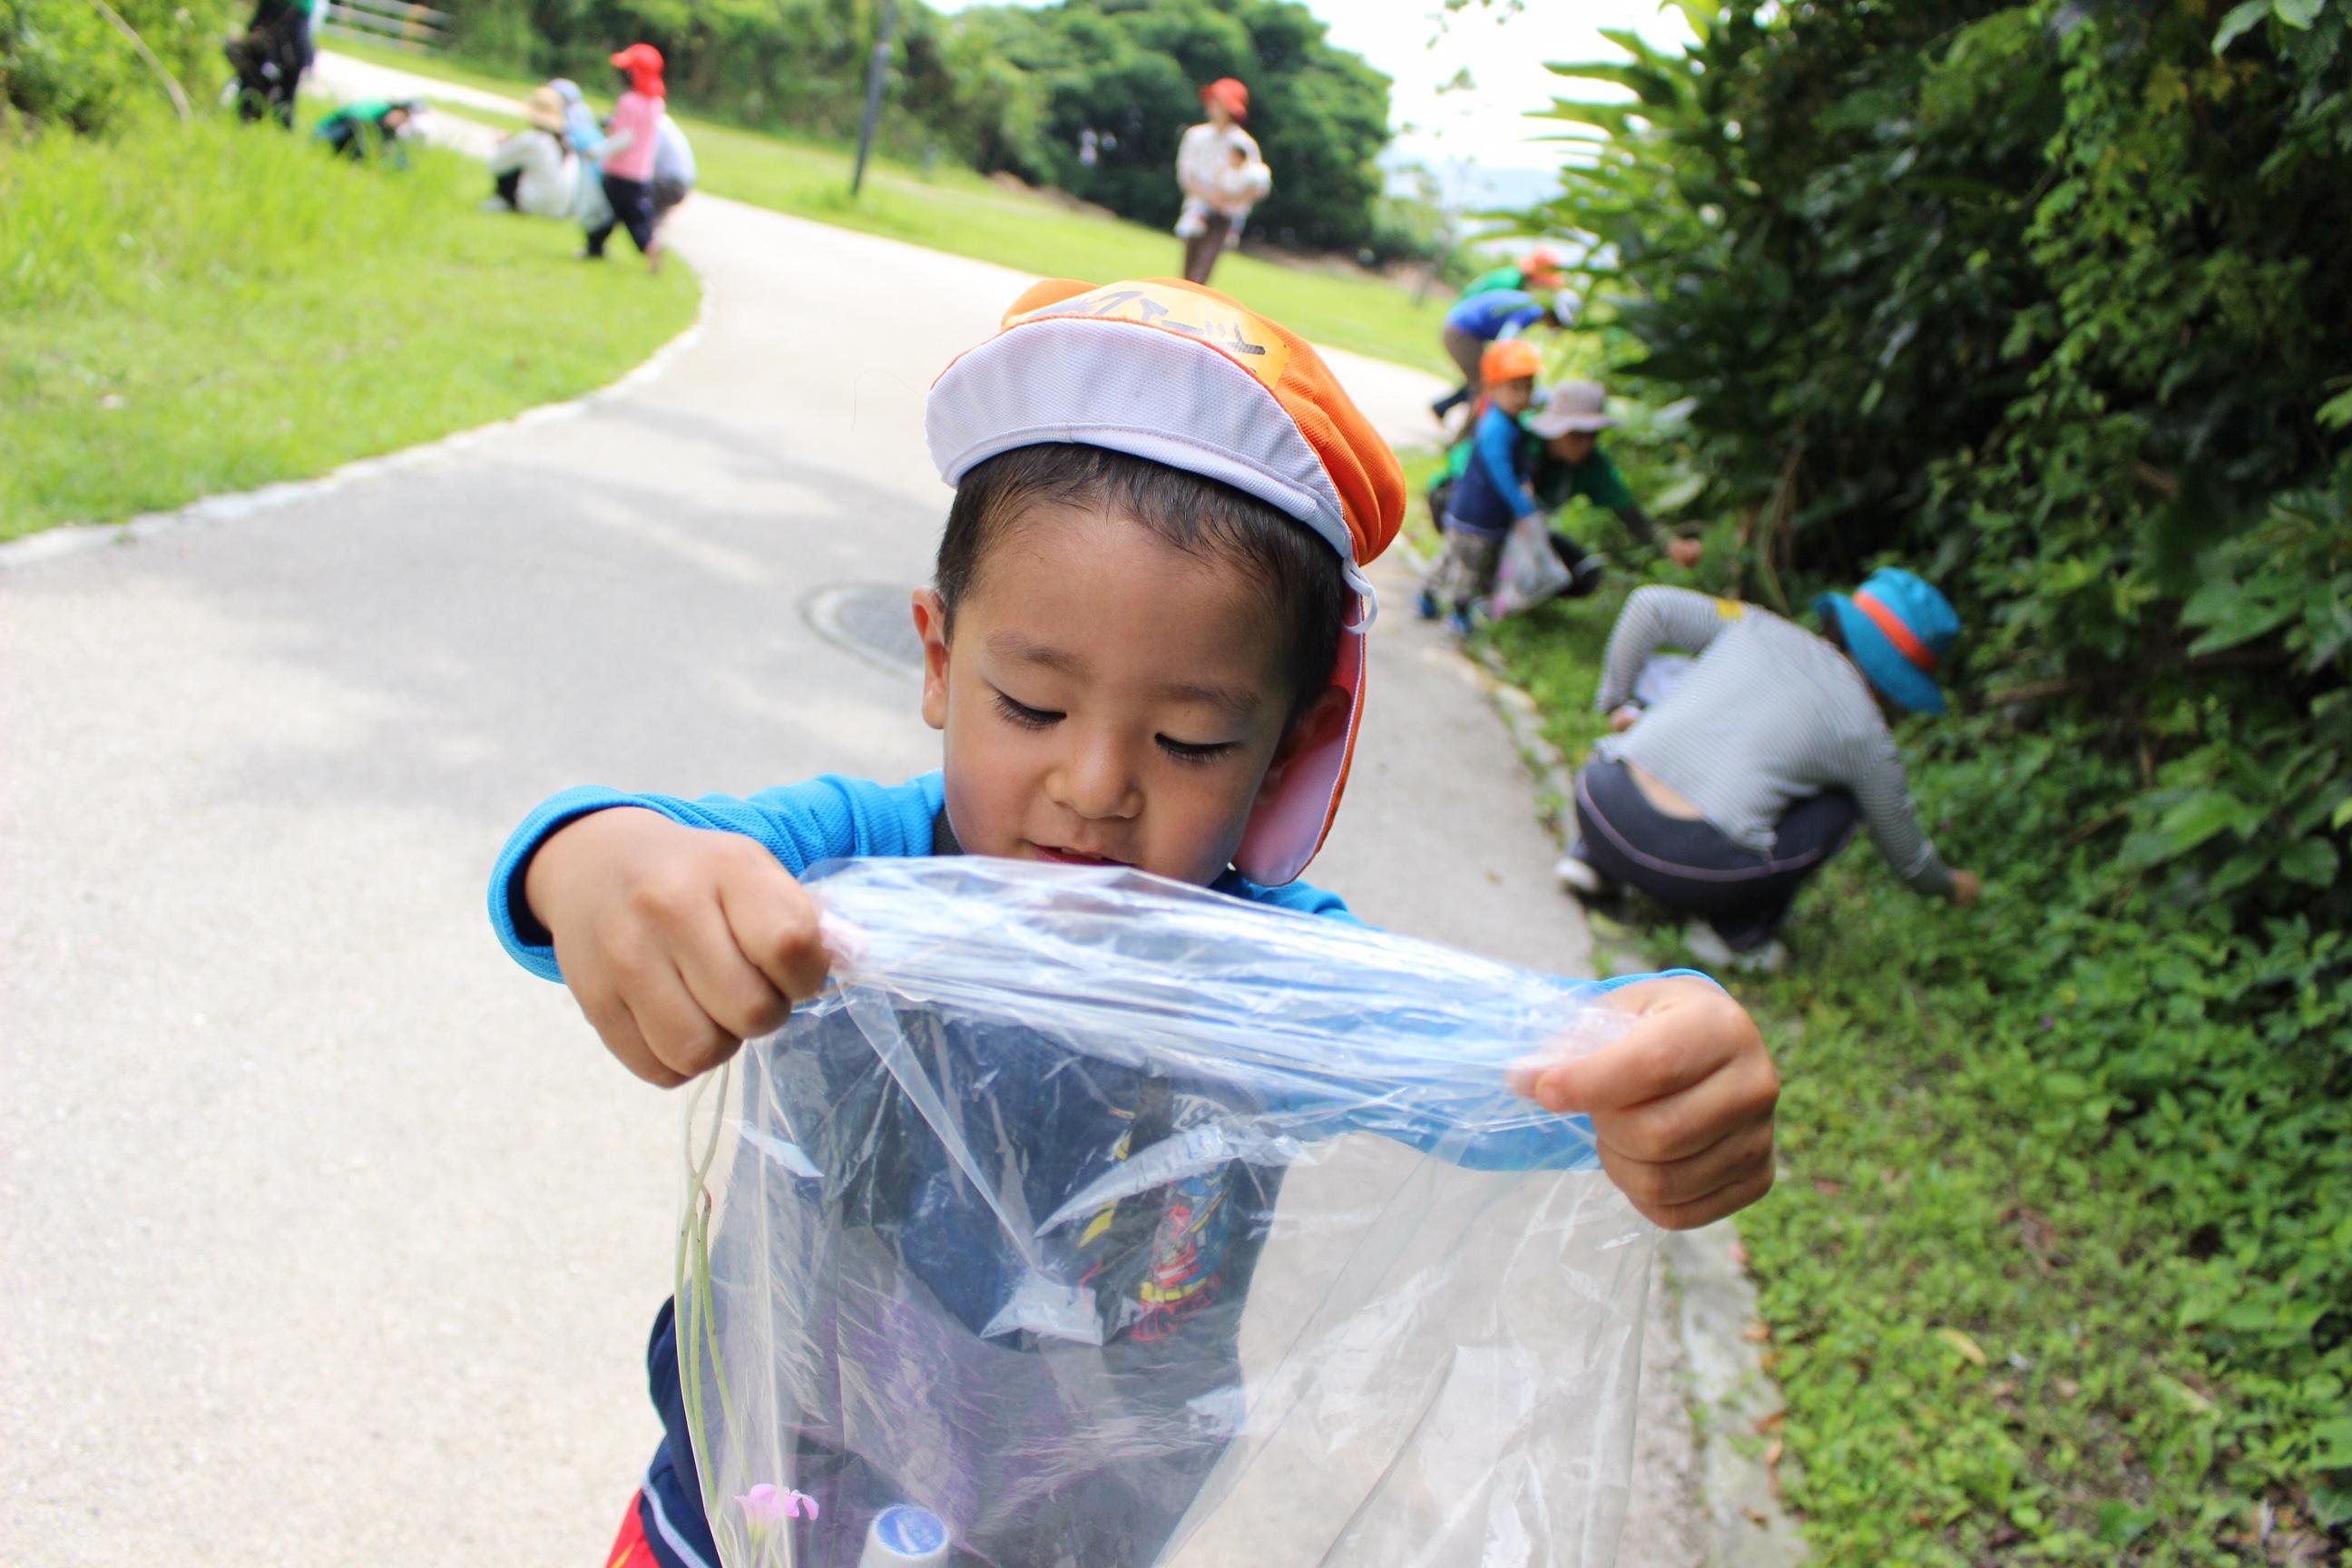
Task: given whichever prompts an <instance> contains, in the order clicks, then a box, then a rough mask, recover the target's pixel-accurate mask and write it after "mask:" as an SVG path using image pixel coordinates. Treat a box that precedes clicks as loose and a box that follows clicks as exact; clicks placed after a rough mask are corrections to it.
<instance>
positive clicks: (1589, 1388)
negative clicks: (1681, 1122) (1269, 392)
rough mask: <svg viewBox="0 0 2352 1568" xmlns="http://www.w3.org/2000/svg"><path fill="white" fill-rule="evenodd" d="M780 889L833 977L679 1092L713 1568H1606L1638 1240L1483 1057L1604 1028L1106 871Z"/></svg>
mask: <svg viewBox="0 0 2352 1568" xmlns="http://www.w3.org/2000/svg"><path fill="white" fill-rule="evenodd" d="M812 883H813V886H814V891H815V892H816V893H817V896H818V897H819V899H820V900H822V901H823V903H824V906H825V910H826V913H825V924H826V929H827V931H828V933H829V941H830V942H831V945H832V946H833V947H834V949H835V952H836V955H837V956H836V964H835V984H833V985H832V986H830V987H829V988H828V989H827V990H826V991H825V993H824V994H823V995H822V996H821V997H820V998H819V999H818V1000H817V1001H816V1002H814V1003H813V1004H811V1005H807V1006H805V1007H803V1008H802V1009H801V1010H800V1011H799V1012H798V1013H797V1014H796V1015H795V1016H793V1020H792V1022H791V1024H790V1025H789V1026H787V1027H786V1028H785V1029H783V1030H782V1032H780V1033H778V1034H775V1035H772V1036H770V1037H767V1038H766V1039H762V1040H759V1041H755V1042H753V1043H752V1044H751V1045H749V1046H747V1047H745V1048H744V1050H743V1052H742V1053H741V1055H740V1058H738V1059H737V1061H736V1062H735V1063H734V1064H732V1065H731V1066H730V1068H727V1069H725V1070H723V1071H722V1072H720V1073H719V1074H714V1075H711V1077H709V1078H708V1079H705V1080H704V1088H703V1090H702V1091H701V1100H702V1103H700V1104H698V1106H696V1107H693V1108H690V1109H689V1112H688V1167H689V1173H690V1176H691V1182H690V1186H689V1189H688V1208H687V1215H686V1220H685V1227H684V1234H683V1237H682V1240H681V1247H680V1253H679V1260H680V1261H679V1286H678V1322H679V1330H680V1333H679V1339H680V1349H681V1355H680V1373H679V1375H680V1380H681V1383H682V1384H683V1388H682V1392H683V1394H684V1395H685V1404H686V1408H687V1412H688V1423H689V1425H690V1426H692V1427H693V1429H694V1434H695V1458H696V1461H697V1465H698V1469H699V1472H700V1475H701V1477H702V1482H703V1490H704V1501H705V1506H706V1508H707V1509H708V1510H709V1519H710V1523H711V1528H712V1531H713V1533H714V1534H715V1536H716V1538H717V1540H718V1542H719V1548H720V1554H721V1556H722V1557H723V1558H724V1560H725V1563H726V1565H727V1568H767V1565H772V1564H773V1565H784V1564H790V1565H793V1568H885V1565H889V1568H900V1565H904V1564H940V1565H946V1564H955V1565H958V1568H971V1565H973V1564H989V1565H991V1568H1159V1565H1170V1568H1178V1565H1181V1568H1234V1565H1247V1568H1287V1565H1292V1564H1296V1565H1297V1568H1311V1565H1313V1564H1318V1563H1344V1564H1348V1565H1349V1568H1389V1565H1395V1568H1403V1565H1405V1564H1416V1565H1420V1564H1426V1565H1430V1568H1438V1565H1444V1568H1461V1565H1464V1564H1480V1565H1484V1568H1565V1565H1568V1564H1578V1565H1587V1568H1591V1565H1600V1564H1605V1563H1609V1562H1610V1561H1611V1559H1612V1555H1613V1552H1614V1544H1615V1542H1616V1537H1617V1530H1618V1525H1619V1522H1620V1521H1621V1519H1622V1513H1623V1510H1624V1506H1625V1497H1626V1490H1627V1486H1628V1480H1629V1475H1630V1470H1631V1466H1632V1437H1633V1405H1634V1384H1635V1379H1636V1375H1637V1372H1638V1368H1639V1364H1640V1360H1641V1333H1642V1319H1643V1305H1644V1299H1645V1297H1646V1294H1647V1290H1648V1282H1649V1269H1650V1262H1651V1254H1652V1251H1653V1248H1654V1238H1655V1232H1654V1230H1653V1228H1652V1227H1651V1226H1649V1225H1648V1224H1647V1222H1645V1221H1643V1219H1641V1218H1640V1217H1639V1216H1638V1215H1636V1214H1635V1213H1634V1212H1633V1208H1632V1206H1631V1205H1629V1204H1628V1203H1627V1202H1626V1201H1625V1199H1624V1197H1623V1196H1622V1194H1620V1193H1619V1192H1618V1191H1617V1189H1616V1188H1615V1187H1614V1186H1613V1185H1612V1184H1611V1183H1610V1182H1609V1180H1608V1178H1607V1177H1606V1176H1605V1175H1603V1174H1602V1173H1601V1171H1600V1169H1599V1166H1598V1163H1597V1162H1596V1160H1595V1157H1594V1152H1593V1147H1592V1141H1591V1128H1590V1127H1589V1126H1588V1125H1587V1124H1586V1123H1585V1122H1584V1121H1582V1120H1581V1119H1579V1118H1571V1117H1560V1116H1554V1115H1551V1114H1549V1113H1548V1112H1546V1111H1544V1110H1541V1109H1540V1108H1539V1107H1538V1106H1536V1105H1534V1104H1533V1103H1531V1102H1530V1101H1528V1100H1522V1099H1519V1098H1517V1097H1516V1096H1514V1095H1512V1094H1511V1093H1510V1092H1509V1091H1508V1089H1507V1087H1506V1084H1505V1073H1506V1071H1507V1068H1510V1067H1511V1066H1513V1065H1514V1064H1516V1063H1518V1062H1521V1061H1524V1060H1526V1059H1528V1058H1530V1057H1534V1056H1539V1055H1543V1054H1546V1053H1550V1052H1564V1051H1567V1052H1572V1051H1584V1050H1591V1049H1595V1048H1598V1047H1600V1046H1601V1045H1604V1044H1606V1043H1607V1042H1608V1041H1609V1040H1611V1039H1613V1038H1614V1037H1616V1036H1617V1035H1619V1034H1621V1033H1622V1031H1623V1029H1624V1028H1625V1027H1626V1026H1628V1024H1629V1023H1630V1019H1629V1018H1628V1017H1627V1016H1626V1015H1624V1014H1622V1013H1621V1012H1619V1011H1617V1010H1615V1009H1613V1008H1612V1007H1609V1006H1607V1005H1605V1004H1604V1003H1602V1002H1601V1000H1600V998H1599V995H1598V994H1597V992H1595V990H1594V989H1593V988H1592V987H1591V986H1590V985H1586V984H1579V983H1574V982H1570V981H1564V980H1560V979H1558V978H1555V977H1553V976H1549V975H1542V974H1536V973H1528V972H1527V971H1523V970H1517V969H1513V968H1510V967H1508V966H1507V965H1503V964H1499V963H1490V962H1488V961H1486V960H1484V959H1478V958H1473V957H1470V956H1467V955H1465V954H1463V953H1458V952H1451V951H1449V950H1447V949H1444V948H1441V947H1436V946H1433V945H1430V944H1428V943H1424V942H1411V941H1407V940H1404V939H1402V938H1399V937H1392V936H1388V935H1384V934H1381V933H1379V932H1374V931H1366V930H1364V929H1363V928H1362V927H1360V926H1357V925H1355V924H1353V923H1351V922H1348V921H1335V920H1325V919H1318V918H1312V917H1308V916H1303V915H1298V914H1294V913H1290V912H1287V911H1284V910H1273V909H1267V908H1263V907H1259V906H1255V905H1251V904H1246V903H1244V902H1242V901H1240V900H1235V899H1231V898H1227V897H1224V896H1223V895H1220V894H1214V893H1209V892H1204V891H1202V890H1201V889H1193V888H1186V887H1181V886H1180V885H1178V884H1175V883H1171V882H1164V881H1160V880H1159V879H1153V878H1150V877H1145V876H1142V875H1139V874H1137V873H1133V872H1129V871H1125V870H1122V869H1118V868H1111V869H1107V870H1093V869H1084V868H1062V867H1045V866H1032V865H1027V864H1020V863H1014V862H1009V861H997V860H983V859H977V858H936V859H928V860H874V861H858V862H851V863H846V864H839V865H835V866H833V867H828V868H821V869H820V871H819V873H818V874H817V875H816V876H815V877H814V878H813V879H812Z"/></svg>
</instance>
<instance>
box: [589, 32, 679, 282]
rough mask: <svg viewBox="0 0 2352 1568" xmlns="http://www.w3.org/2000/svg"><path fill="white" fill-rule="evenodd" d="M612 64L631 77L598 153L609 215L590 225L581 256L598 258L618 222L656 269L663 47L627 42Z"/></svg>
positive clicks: (658, 264) (658, 262)
mask: <svg viewBox="0 0 2352 1568" xmlns="http://www.w3.org/2000/svg"><path fill="white" fill-rule="evenodd" d="M613 64H614V67H615V68H617V69H618V70H619V71H620V72H621V74H622V75H623V76H625V77H626V78H627V79H628V82H629V88H628V90H627V91H626V92H624V93H623V94H621V96H620V99H619V100H617V101H616V102H615V103H614V105H613V114H612V118H611V119H610V120H608V121H606V122H605V126H604V132H605V134H604V148H603V150H602V151H601V153H599V154H598V155H599V156H600V157H602V158H603V159H604V199H605V201H607V202H609V203H610V204H611V205H612V208H613V215H612V216H610V217H608V218H606V219H605V220H604V223H603V224H601V225H599V226H597V227H595V228H592V229H590V230H589V231H588V248H587V249H586V250H585V251H583V252H582V256H583V258H585V259H587V260H590V261H602V260H603V259H604V243H605V241H607V240H609V239H611V238H612V237H613V230H614V226H619V227H622V228H625V229H627V230H628V231H629V237H630V239H632V240H634V241H635V243H636V247H637V254H638V255H640V256H642V257H644V258H646V271H648V272H658V271H660V270H661V264H662V247H661V241H660V240H658V239H656V237H654V226H655V223H656V214H655V212H654V184H653V182H654V157H655V154H656V152H657V151H658V150H659V146H660V142H661V128H662V120H663V117H664V116H663V109H662V100H664V99H665V98H667V96H668V95H669V89H668V88H667V86H665V85H664V84H663V81H662V57H661V51H660V50H659V49H657V48H656V47H653V46H652V45H651V44H631V45H630V46H629V47H627V48H625V49H623V50H622V51H621V52H620V53H618V54H616V55H614V57H613Z"/></svg>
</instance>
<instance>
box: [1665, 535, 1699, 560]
mask: <svg viewBox="0 0 2352 1568" xmlns="http://www.w3.org/2000/svg"><path fill="white" fill-rule="evenodd" d="M1704 554H1706V545H1704V544H1702V543H1700V542H1698V541H1697V540H1696V539H1670V540H1668V541H1667V542H1666V557H1667V559H1669V560H1671V561H1672V562H1673V563H1675V565H1677V566H1696V565H1697V564H1698V558H1699V557H1700V556H1702V555H1704Z"/></svg>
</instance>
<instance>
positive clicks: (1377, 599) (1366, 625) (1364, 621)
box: [1340, 561, 1381, 636]
mask: <svg viewBox="0 0 2352 1568" xmlns="http://www.w3.org/2000/svg"><path fill="white" fill-rule="evenodd" d="M1340 576H1341V578H1342V579H1343V580H1344V581H1345V582H1346V583H1347V584H1348V586H1349V587H1350V588H1353V589H1354V590H1355V591H1356V605H1357V608H1358V611H1359V614H1358V615H1357V616H1356V618H1355V619H1354V620H1352V621H1349V623H1348V626H1347V629H1348V630H1349V631H1351V632H1354V633H1356V634H1357V635H1358V636H1361V635H1362V634H1364V633H1365V632H1368V631H1370V630H1371V629H1372V623H1373V622H1374V621H1377V620H1379V619H1380V618H1381V595H1380V592H1379V590H1377V589H1375V588H1374V587H1373V586H1372V580H1371V579H1370V577H1367V576H1365V575H1364V569H1363V568H1362V567H1360V566H1359V565H1357V564H1356V563H1354V562H1352V561H1350V562H1349V563H1348V565H1347V570H1345V571H1344V572H1342V573H1341V574H1340Z"/></svg>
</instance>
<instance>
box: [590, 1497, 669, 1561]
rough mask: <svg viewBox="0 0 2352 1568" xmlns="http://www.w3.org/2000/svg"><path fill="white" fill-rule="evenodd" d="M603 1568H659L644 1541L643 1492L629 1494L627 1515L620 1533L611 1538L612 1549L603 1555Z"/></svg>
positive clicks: (650, 1548)
mask: <svg viewBox="0 0 2352 1568" xmlns="http://www.w3.org/2000/svg"><path fill="white" fill-rule="evenodd" d="M604 1568H661V1564H660V1563H658V1562H657V1561H656V1560H655V1557H654V1549H653V1547H652V1546H651V1545H649V1544H647V1542H646V1515H645V1494H644V1493H643V1492H633V1493H631V1494H630V1497H629V1511H628V1514H627V1516H626V1517H625V1518H624V1519H623V1520H622V1521H621V1533H620V1534H618V1535H616V1536H614V1538H613V1549H612V1550H611V1551H610V1552H606V1553H604Z"/></svg>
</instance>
